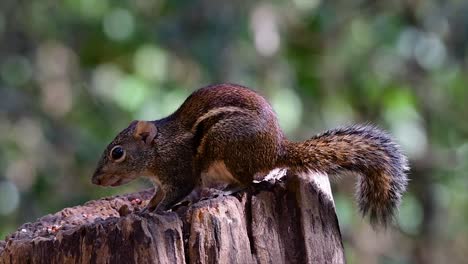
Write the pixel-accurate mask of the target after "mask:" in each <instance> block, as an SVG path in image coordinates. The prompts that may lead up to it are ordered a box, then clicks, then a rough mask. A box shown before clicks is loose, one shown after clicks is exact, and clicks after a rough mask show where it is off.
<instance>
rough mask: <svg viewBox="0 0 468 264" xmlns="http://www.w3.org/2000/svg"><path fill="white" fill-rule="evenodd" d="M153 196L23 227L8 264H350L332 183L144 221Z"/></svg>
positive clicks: (201, 205) (10, 242)
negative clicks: (331, 188) (142, 209)
mask: <svg viewBox="0 0 468 264" xmlns="http://www.w3.org/2000/svg"><path fill="white" fill-rule="evenodd" d="M152 192H153V190H146V191H142V192H139V193H133V194H127V195H121V196H115V197H109V198H104V199H101V200H96V201H90V202H88V203H86V204H84V205H82V206H76V207H72V208H65V209H63V210H62V211H60V212H58V213H55V214H50V215H46V216H44V217H42V218H40V219H38V220H37V221H36V222H34V223H26V224H24V225H22V226H21V227H20V228H19V229H18V230H17V231H16V232H15V233H13V234H11V235H10V236H8V237H7V238H6V240H5V241H3V242H2V241H0V263H1V264H3V263H5V264H7V263H8V264H9V263H344V262H345V260H344V253H343V245H342V242H341V235H340V230H339V226H338V220H337V217H336V214H335V208H334V203H333V198H332V195H331V191H330V186H329V182H328V179H327V178H326V176H323V175H320V174H312V173H311V174H307V175H301V176H296V175H287V176H286V177H284V178H283V179H282V181H281V182H276V183H275V184H274V185H273V186H269V187H265V186H263V187H262V188H257V189H256V190H253V189H250V190H249V191H244V192H241V193H239V194H236V195H235V196H222V197H218V198H212V199H208V200H204V201H200V202H198V203H196V204H194V205H192V206H190V207H189V208H186V207H185V208H184V207H180V208H179V209H178V210H176V212H167V213H164V214H161V215H158V214H153V213H150V214H139V213H135V212H137V211H139V210H140V209H141V208H142V207H143V205H144V203H145V201H146V200H148V199H149V198H150V197H151V195H152Z"/></svg>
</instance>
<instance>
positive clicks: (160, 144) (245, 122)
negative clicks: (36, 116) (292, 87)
mask: <svg viewBox="0 0 468 264" xmlns="http://www.w3.org/2000/svg"><path fill="white" fill-rule="evenodd" d="M134 134H136V135H137V136H135V135H134ZM153 138H154V139H153ZM116 145H119V146H121V147H122V148H124V149H125V151H126V160H124V161H122V162H118V163H116V162H113V161H112V160H111V159H110V158H109V151H110V150H111V149H112V148H113V147H114V146H116ZM277 167H289V168H291V169H293V170H315V171H319V172H324V173H328V174H336V173H341V172H342V171H351V172H355V173H358V174H360V175H361V176H363V177H362V178H361V180H360V186H359V189H358V199H359V204H360V206H361V210H362V211H363V213H367V212H369V213H370V215H371V218H373V219H376V220H377V221H380V222H385V221H386V219H388V218H389V216H391V215H392V213H393V211H394V209H395V207H396V206H397V205H398V202H399V200H400V197H401V193H402V192H403V191H404V186H406V175H405V174H404V171H405V168H406V159H405V158H404V156H403V155H402V154H401V152H400V151H399V149H398V147H397V146H396V145H395V144H394V143H393V142H392V141H391V140H390V139H389V137H388V136H387V135H386V134H385V133H383V132H381V131H379V130H376V129H374V128H371V127H349V128H345V129H341V130H332V131H328V132H326V133H324V134H322V135H319V136H316V137H314V138H312V139H310V140H307V141H305V142H302V143H293V142H290V141H288V140H287V139H286V138H285V137H284V135H283V132H282V131H281V129H280V127H279V124H278V121H277V118H276V115H275V113H274V111H273V109H272V108H271V106H270V105H269V104H268V102H267V101H266V100H265V99H264V98H263V97H262V96H260V95H258V94H257V93H256V92H254V91H252V90H249V89H247V88H245V87H241V86H238V85H231V84H220V85H214V86H208V87H205V88H202V89H200V90H198V91H196V92H194V93H193V94H192V95H190V97H188V98H187V100H186V101H185V102H184V103H183V104H182V105H181V107H180V108H179V109H178V110H177V111H176V112H175V113H173V114H172V115H170V116H168V117H166V118H163V119H160V120H156V121H149V122H145V121H140V122H132V123H131V124H130V126H129V127H127V128H126V129H124V130H123V131H122V132H120V133H119V135H117V137H116V138H115V139H114V140H113V141H112V142H111V143H110V144H109V146H108V147H107V149H106V150H105V151H104V154H103V156H102V158H101V161H100V162H99V164H98V168H97V169H96V172H95V174H94V176H93V182H94V183H96V184H100V185H119V184H123V183H126V182H128V181H130V180H132V179H134V178H136V177H138V176H139V175H143V176H148V177H150V178H153V179H155V182H157V183H158V184H159V185H160V190H159V193H158V194H157V195H155V197H154V198H153V199H152V201H151V203H150V205H149V207H150V209H155V208H156V207H158V209H160V210H164V209H168V208H170V206H172V205H173V204H174V203H176V202H178V201H180V199H181V198H182V197H184V196H185V195H187V194H188V193H189V192H190V191H192V190H193V189H194V188H195V187H196V186H198V185H200V183H202V182H205V181H202V180H201V178H200V177H201V175H208V176H209V177H208V178H207V179H209V181H212V180H213V175H212V174H213V172H218V173H220V175H219V178H220V180H226V179H229V180H231V182H230V183H231V184H233V183H237V184H238V185H242V186H247V185H250V184H251V183H252V180H253V177H254V175H255V174H257V175H258V173H265V174H266V173H267V172H268V171H270V170H272V169H274V168H277ZM231 175H232V176H233V177H235V179H234V180H233V179H232V178H231V177H230V176H231ZM214 177H216V175H214ZM396 179H397V180H396ZM396 183H398V184H396ZM395 184H396V185H398V186H397V187H395V186H396V185H395Z"/></svg>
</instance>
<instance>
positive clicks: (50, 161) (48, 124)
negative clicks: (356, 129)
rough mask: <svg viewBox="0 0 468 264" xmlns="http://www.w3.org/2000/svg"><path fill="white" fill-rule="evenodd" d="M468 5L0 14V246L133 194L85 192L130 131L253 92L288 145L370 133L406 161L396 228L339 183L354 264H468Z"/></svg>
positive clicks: (209, 6) (173, 6) (170, 4)
mask: <svg viewBox="0 0 468 264" xmlns="http://www.w3.org/2000/svg"><path fill="white" fill-rule="evenodd" d="M467 48H468V2H466V1H456V0H451V1H450V0H448V1H435V0H431V1H429V0H427V1H417V0H406V1H369V0H367V1H366V0H349V1H339V2H338V1H323V0H322V1H321V0H295V1H272V2H268V1H262V2H256V1H228V0H199V1H176V0H172V1H165V0H157V1H156V0H155V1H146V0H133V1H130V0H127V1H124V0H121V1H111V0H99V1H93V0H65V1H51V0H44V1H15V0H2V1H1V2H0V144H1V148H0V237H4V236H5V235H7V234H8V233H10V232H12V231H14V230H15V229H16V228H17V227H18V226H19V225H20V224H21V223H24V222H27V221H33V220H34V219H36V218H37V217H40V216H42V215H44V214H47V213H52V212H55V211H58V210H60V209H61V208H63V207H67V206H73V205H78V204H81V203H83V202H85V201H87V200H90V199H95V198H99V197H102V196H106V195H111V194H118V193H124V192H131V191H135V190H139V189H142V188H143V186H145V185H146V186H147V185H148V183H147V182H144V181H136V182H134V183H132V184H129V185H126V186H122V187H119V188H114V189H111V188H102V187H98V186H93V185H92V184H91V182H90V177H91V174H92V172H93V169H94V166H95V163H96V162H97V160H98V158H99V156H100V154H101V151H102V150H103V148H104V147H105V146H106V145H107V143H108V142H109V141H110V140H111V139H112V138H113V136H114V135H115V134H116V133H117V132H118V131H119V130H121V129H122V128H124V127H125V126H126V125H127V124H128V123H129V122H130V121H131V120H133V119H149V120H154V119H158V118H161V117H164V116H166V115H167V114H169V113H171V112H172V111H174V110H175V109H176V108H177V107H178V106H179V104H180V103H181V102H182V101H183V100H184V99H185V98H186V97H187V96H188V95H189V94H190V93H191V92H192V91H194V90H195V89H196V88H199V87H201V86H205V85H208V84H212V83H217V82H233V83H239V84H242V85H246V86H249V87H252V88H254V89H256V90H258V91H259V92H261V93H262V94H264V95H265V96H266V97H267V98H269V100H270V102H271V103H272V104H273V106H274V108H275V110H276V111H277V113H278V116H279V119H280V122H281V124H282V127H283V129H284V130H285V131H286V133H287V135H288V136H289V137H290V138H292V139H306V138H308V137H310V136H312V135H313V134H315V133H318V132H320V131H322V130H324V129H327V128H333V127H336V126H340V125H346V124H351V123H363V122H371V123H375V124H378V125H379V126H381V127H383V128H385V129H387V130H389V131H390V132H391V133H392V134H393V135H394V136H395V138H396V139H397V140H398V141H399V142H400V144H401V145H402V147H403V149H404V150H405V152H406V153H407V154H408V155H409V157H410V162H411V166H412V170H411V174H410V177H411V182H410V185H409V193H408V194H407V195H405V197H404V201H403V204H402V208H401V210H400V215H399V218H398V222H399V223H398V224H397V226H396V227H395V228H394V229H389V230H387V231H384V230H381V231H379V232H375V231H373V230H372V229H371V228H370V226H369V224H368V221H367V220H363V219H361V218H360V216H359V215H358V213H357V208H356V205H355V202H354V199H353V188H354V184H355V179H353V178H350V177H348V178H343V179H342V180H341V181H340V182H338V183H335V184H333V188H334V197H335V202H336V206H337V211H338V216H339V222H340V225H341V231H342V234H343V239H344V245H345V250H346V257H347V260H348V262H349V263H444V262H446V261H449V262H450V263H461V262H463V261H466V260H467V259H468V220H467V219H468V192H467V191H466V190H467V187H468V179H467V177H466V175H467V173H466V171H467V170H468V162H466V161H467V159H468V144H467V139H468V104H467V103H466V100H467V99H468V87H467V79H468V75H467V73H468V65H467V63H468V60H467V59H468V57H467V51H468V49H467Z"/></svg>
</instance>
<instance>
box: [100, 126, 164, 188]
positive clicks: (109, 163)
mask: <svg viewBox="0 0 468 264" xmlns="http://www.w3.org/2000/svg"><path fill="white" fill-rule="evenodd" d="M157 132H158V130H157V128H156V125H155V124H154V123H153V122H149V121H133V122H132V123H131V124H130V125H129V126H128V127H127V128H126V129H124V130H123V131H122V132H120V133H119V134H118V135H117V136H116V137H115V139H114V140H113V141H112V142H111V143H110V144H109V145H108V146H107V148H106V150H105V151H104V153H103V154H102V156H101V159H100V160H99V163H98V165H97V168H96V171H95V172H94V175H93V178H92V182H93V183H94V184H97V185H102V186H119V185H122V184H125V183H128V182H130V181H132V180H134V179H136V178H138V177H139V176H150V174H151V172H150V170H149V169H150V168H149V166H150V164H151V157H152V156H153V155H152V153H153V152H154V151H155V150H154V145H153V144H154V139H155V137H156V135H157Z"/></svg>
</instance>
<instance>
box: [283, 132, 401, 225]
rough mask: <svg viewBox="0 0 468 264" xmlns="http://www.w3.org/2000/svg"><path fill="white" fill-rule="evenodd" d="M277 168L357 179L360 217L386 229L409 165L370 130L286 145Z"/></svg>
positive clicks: (385, 139)
mask: <svg viewBox="0 0 468 264" xmlns="http://www.w3.org/2000/svg"><path fill="white" fill-rule="evenodd" d="M279 165H280V166H288V167H290V168H291V169H293V170H299V171H300V170H312V171H318V172H325V173H327V174H328V175H330V174H341V173H345V172H352V173H355V174H358V175H359V182H358V186H357V200H358V203H359V209H360V211H361V213H362V214H363V216H365V215H367V214H369V216H370V220H371V223H372V224H382V225H384V226H386V225H387V224H388V223H389V222H391V220H392V219H393V217H394V215H395V212H396V211H397V210H398V206H399V204H400V201H401V196H402V194H403V193H404V192H405V190H406V185H407V182H408V178H407V176H406V172H407V171H408V169H409V167H408V161H407V159H406V157H405V155H404V154H403V153H402V152H401V150H400V148H399V146H398V145H397V144H396V143H395V142H394V141H393V140H392V139H391V137H390V136H389V135H388V134H386V133H385V132H383V131H381V130H379V129H377V128H375V127H372V126H350V127H344V128H339V129H333V130H329V131H326V132H324V133H322V134H319V135H317V136H315V137H313V138H311V139H309V140H306V141H304V142H299V143H295V142H290V141H286V142H285V151H284V156H283V157H281V158H280V159H279Z"/></svg>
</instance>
